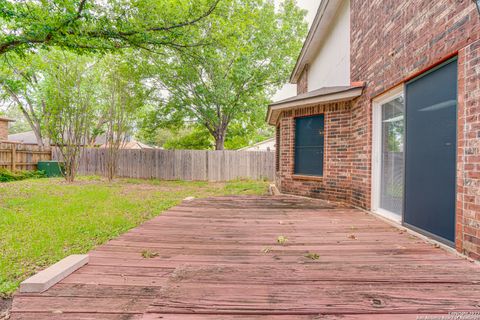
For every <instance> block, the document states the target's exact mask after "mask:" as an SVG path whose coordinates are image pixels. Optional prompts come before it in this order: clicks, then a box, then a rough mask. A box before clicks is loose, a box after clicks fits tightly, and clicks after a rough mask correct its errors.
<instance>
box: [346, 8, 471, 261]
mask: <svg viewBox="0 0 480 320" xmlns="http://www.w3.org/2000/svg"><path fill="white" fill-rule="evenodd" d="M479 38H480V17H479V15H478V12H477V10H476V7H475V4H474V3H473V2H472V1H467V0H445V1H431V0H407V1H400V2H399V1H393V0H374V1H362V0H351V52H352V55H351V79H352V81H366V82H367V88H366V91H365V94H364V95H363V96H362V97H361V98H360V99H359V101H358V102H357V103H356V104H355V106H354V107H353V108H352V128H351V130H352V139H351V150H352V161H353V163H352V186H351V192H352V204H354V205H356V206H360V207H363V208H370V188H371V187H370V182H371V139H372V137H371V136H372V125H371V124H372V109H371V100H372V99H373V98H374V97H375V96H377V95H379V94H380V93H383V92H385V91H386V90H388V89H389V88H391V87H393V86H395V85H397V84H400V83H402V82H403V81H405V80H406V79H407V78H410V77H412V76H414V75H416V74H418V73H419V72H421V71H423V70H426V69H428V68H431V67H433V66H434V65H435V64H437V63H438V62H440V61H442V60H445V59H446V58H448V57H451V56H452V55H455V54H457V53H458V55H459V69H460V70H459V97H458V112H459V115H458V121H459V124H458V129H459V130H458V131H459V140H458V142H459V144H458V160H459V161H458V168H457V171H458V174H457V178H458V182H457V184H458V186H457V239H456V246H457V249H458V250H459V251H461V252H464V253H466V254H468V255H470V256H471V257H473V258H477V259H479V258H480V154H479V137H480V133H479V131H480V122H479V112H480V109H479V102H478V99H479V98H480V80H479V73H480V55H479V49H478V47H479V45H478V43H477V42H476V40H477V39H479Z"/></svg>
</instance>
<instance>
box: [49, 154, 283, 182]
mask: <svg viewBox="0 0 480 320" xmlns="http://www.w3.org/2000/svg"><path fill="white" fill-rule="evenodd" d="M119 152H120V154H119V161H118V170H117V176H119V177H125V178H143V179H151V178H155V179H161V180H189V181H191V180H196V181H228V180H234V179H240V178H249V179H268V180H273V179H274V173H275V153H274V152H264V151H204V150H158V149H142V150H120V151H119ZM105 156H106V150H105V149H85V150H84V152H83V154H82V157H81V159H80V166H79V173H80V174H85V175H90V174H95V175H102V174H103V173H104V172H105ZM53 157H54V159H57V160H60V156H59V155H58V152H56V151H55V152H53Z"/></svg>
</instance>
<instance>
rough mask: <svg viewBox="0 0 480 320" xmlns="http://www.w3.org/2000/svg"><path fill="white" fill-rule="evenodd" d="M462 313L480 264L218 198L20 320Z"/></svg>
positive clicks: (361, 224) (353, 223) (317, 210)
mask: <svg viewBox="0 0 480 320" xmlns="http://www.w3.org/2000/svg"><path fill="white" fill-rule="evenodd" d="M280 235H283V236H285V237H287V238H288V242H287V243H286V245H284V246H281V245H279V244H277V243H276V239H277V237H278V236H280ZM265 248H268V250H265ZM143 250H150V251H151V252H156V253H158V256H157V257H154V258H151V259H146V258H143V257H142V256H141V252H142V251H143ZM308 252H313V253H317V254H318V255H319V259H318V260H315V261H314V260H311V259H308V258H306V257H305V254H306V253H308ZM458 310H462V311H463V310H477V311H478V310H480V268H479V267H478V266H477V265H475V264H472V263H470V262H468V261H466V260H464V259H461V258H459V257H456V256H454V255H453V254H450V253H448V252H446V251H444V250H442V249H439V248H435V247H434V246H433V245H431V244H428V243H426V242H424V241H423V240H421V239H418V238H416V237H413V236H411V235H409V234H407V233H405V232H403V231H400V230H398V229H396V228H393V227H391V226H389V225H387V224H385V223H384V222H382V221H380V220H378V219H376V218H375V217H373V216H371V215H368V214H365V213H364V212H362V211H360V210H356V209H351V208H346V207H342V206H337V205H334V204H331V203H325V202H322V201H317V200H308V199H300V198H293V197H218V198H210V199H200V200H194V201H189V202H184V203H183V204H181V205H180V206H178V207H175V208H172V209H171V210H169V211H168V212H166V213H164V214H163V215H162V216H160V217H157V218H155V219H153V220H151V221H148V222H147V223H145V224H143V225H142V226H140V227H138V228H135V229H133V230H131V231H130V232H128V233H126V234H124V235H122V236H120V237H118V238H116V239H114V240H112V241H110V242H108V243H107V244H105V245H102V246H100V247H98V248H97V249H96V250H94V251H92V252H91V253H90V262H89V264H88V265H87V266H85V267H83V268H81V269H79V270H77V271H76V272H75V273H73V274H72V275H70V276H69V277H67V278H65V279H64V280H62V281H61V282H60V283H59V284H57V285H55V286H53V287H52V288H51V289H49V290H47V291H46V292H44V293H42V294H18V295H16V296H15V298H14V301H13V309H12V319H27V320H28V319H40V320H41V319H54V320H55V319H85V320H86V319H112V320H113V319H133V320H137V319H143V320H154V319H163V320H174V319H184V320H204V319H210V320H220V319H222V320H244V319H265V320H287V319H300V320H307V319H308V320H310V319H332V320H336V319H344V320H366V319H373V320H376V319H392V320H406V319H416V318H417V315H427V314H445V313H448V312H449V311H458Z"/></svg>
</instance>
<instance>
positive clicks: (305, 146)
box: [295, 114, 325, 176]
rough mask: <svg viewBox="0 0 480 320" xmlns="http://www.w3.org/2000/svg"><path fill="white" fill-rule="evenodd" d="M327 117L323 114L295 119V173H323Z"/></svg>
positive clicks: (320, 174)
mask: <svg viewBox="0 0 480 320" xmlns="http://www.w3.org/2000/svg"><path fill="white" fill-rule="evenodd" d="M324 130H325V118H324V116H323V114H322V115H318V116H312V117H304V118H297V119H295V173H296V174H304V175H311V176H322V175H323V149H324Z"/></svg>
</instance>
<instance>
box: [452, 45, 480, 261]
mask: <svg viewBox="0 0 480 320" xmlns="http://www.w3.org/2000/svg"><path fill="white" fill-rule="evenodd" d="M458 63H459V65H458V69H459V83H458V87H459V88H458V89H459V90H458V91H459V97H458V133H459V137H458V153H457V159H458V165H457V239H456V246H457V249H458V250H459V251H461V252H463V253H465V254H467V255H469V256H470V257H472V258H474V259H477V260H480V41H476V42H474V43H472V44H471V45H468V46H467V47H465V48H463V49H461V50H460V52H459V61H458Z"/></svg>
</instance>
